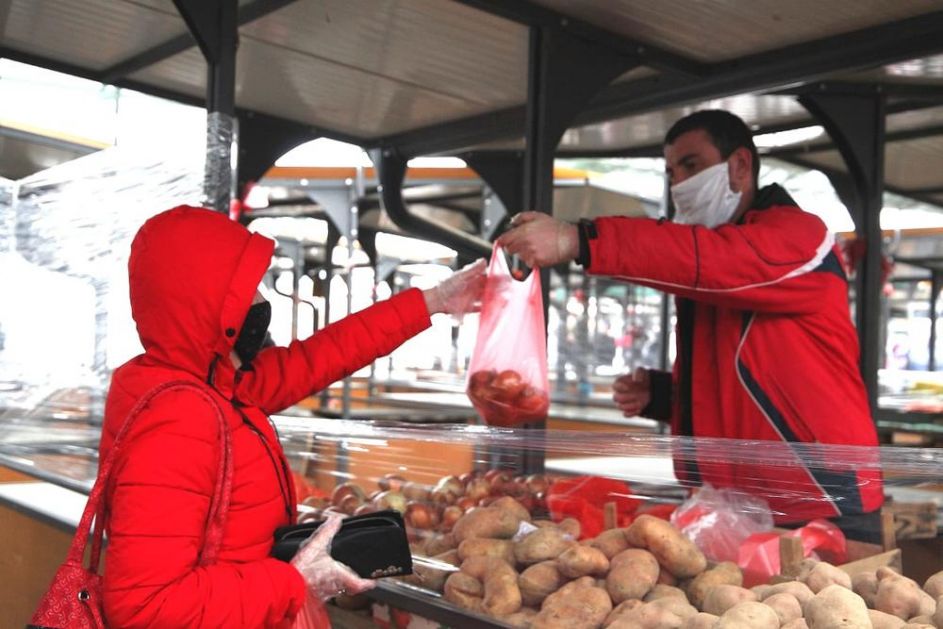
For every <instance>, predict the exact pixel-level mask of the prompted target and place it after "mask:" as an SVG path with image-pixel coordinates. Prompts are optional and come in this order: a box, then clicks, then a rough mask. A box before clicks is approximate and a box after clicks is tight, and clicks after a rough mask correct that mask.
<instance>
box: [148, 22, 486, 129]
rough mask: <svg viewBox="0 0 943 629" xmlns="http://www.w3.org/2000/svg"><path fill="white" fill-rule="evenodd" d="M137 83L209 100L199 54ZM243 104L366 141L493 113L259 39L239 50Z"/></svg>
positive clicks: (238, 73)
mask: <svg viewBox="0 0 943 629" xmlns="http://www.w3.org/2000/svg"><path fill="white" fill-rule="evenodd" d="M132 78H135V79H138V80H141V81H146V82H148V83H151V84H155V85H159V86H160V87H164V88H169V89H175V90H179V91H182V92H186V93H188V94H192V95H194V96H198V97H199V96H203V94H204V89H205V88H204V84H205V78H206V69H205V64H204V63H203V61H202V56H201V55H200V53H199V51H198V50H196V49H191V50H189V51H187V52H185V53H181V54H179V55H176V56H174V57H172V58H170V59H168V60H167V61H164V62H161V63H159V64H157V65H155V66H152V67H151V68H148V69H146V70H143V71H141V72H138V73H136V74H135V75H133V77H132ZM275 94H277V95H278V97H277V98H273V95H275ZM236 102H237V104H238V105H239V106H241V107H246V108H249V109H254V110H256V111H261V112H264V113H268V114H272V115H275V116H281V117H283V118H288V119H290V120H298V121H303V122H304V123H306V124H309V125H312V126H316V127H326V128H329V129H332V130H334V131H340V132H346V133H350V134H352V135H356V136H362V137H367V138H369V137H374V136H379V135H383V134H387V133H395V132H397V131H402V130H405V129H411V128H414V127H417V126H421V125H425V124H432V123H435V122H439V121H442V120H445V119H447V118H456V117H462V116H468V115H471V114H474V113H477V112H479V111H481V110H482V109H483V107H484V108H487V107H486V106H482V105H481V103H476V102H472V101H469V100H464V99H461V98H457V97H453V96H449V95H445V94H441V93H438V92H436V91H434V90H428V89H425V88H421V87H417V86H413V85H408V84H403V83H400V82H398V81H394V80H391V79H388V78H385V77H382V76H377V75H374V74H370V73H368V72H365V71H362V70H356V69H354V68H350V67H347V66H341V65H338V64H336V63H332V62H329V61H323V60H321V59H316V58H313V57H311V56H310V55H307V54H303V53H300V52H297V51H294V50H287V49H285V48H283V47H280V46H273V45H270V44H267V43H265V42H261V41H259V40H254V39H244V40H243V41H242V43H241V44H240V46H239V52H238V57H237V60H236Z"/></svg>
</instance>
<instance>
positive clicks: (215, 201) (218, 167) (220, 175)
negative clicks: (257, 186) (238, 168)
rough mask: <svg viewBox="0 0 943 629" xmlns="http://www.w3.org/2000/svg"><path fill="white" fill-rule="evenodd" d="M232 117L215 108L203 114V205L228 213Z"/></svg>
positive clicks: (231, 162) (231, 182) (234, 127)
mask: <svg viewBox="0 0 943 629" xmlns="http://www.w3.org/2000/svg"><path fill="white" fill-rule="evenodd" d="M235 141H236V119H235V118H233V117H232V116H229V115H226V114H223V113H220V112H218V111H212V112H209V113H208V114H207V115H206V168H205V170H204V179H203V194H204V196H203V205H204V206H205V207H211V208H215V209H216V210H218V211H220V212H229V209H230V201H231V200H232V199H233V198H234V196H233V192H234V190H233V163H234V162H233V154H234V152H235V151H236V147H235Z"/></svg>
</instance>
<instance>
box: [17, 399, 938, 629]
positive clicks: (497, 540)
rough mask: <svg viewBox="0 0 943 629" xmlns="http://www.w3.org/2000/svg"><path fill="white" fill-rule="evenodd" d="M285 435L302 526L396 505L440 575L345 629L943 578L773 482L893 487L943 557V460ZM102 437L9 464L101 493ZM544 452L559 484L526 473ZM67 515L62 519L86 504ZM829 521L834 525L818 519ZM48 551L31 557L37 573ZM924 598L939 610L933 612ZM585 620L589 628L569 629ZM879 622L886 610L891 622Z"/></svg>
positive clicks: (376, 603)
mask: <svg viewBox="0 0 943 629" xmlns="http://www.w3.org/2000/svg"><path fill="white" fill-rule="evenodd" d="M274 420H275V423H276V426H277V428H278V431H279V434H280V436H281V441H282V444H283V446H284V448H285V451H286V453H287V455H288V458H289V461H290V462H291V467H292V476H293V478H294V482H295V485H296V488H297V489H298V499H299V502H300V505H299V511H300V519H301V520H309V519H313V518H320V517H322V516H324V515H325V514H326V513H330V512H339V513H343V514H362V513H369V512H370V511H372V510H380V509H389V508H393V509H396V510H399V511H402V512H403V515H404V520H405V523H406V531H407V534H408V537H409V540H410V542H411V549H412V553H413V555H414V557H424V558H427V559H432V560H434V561H435V562H439V563H437V564H435V566H437V567H433V568H429V567H428V564H427V563H414V567H413V574H412V575H408V576H405V577H396V578H385V579H382V583H381V585H380V586H379V587H378V588H377V590H375V591H374V592H372V593H370V594H368V595H366V596H362V597H341V598H340V599H339V600H338V601H337V603H338V606H339V607H338V608H337V609H336V610H335V612H336V613H337V614H339V615H341V616H343V617H344V618H347V620H341V619H340V617H338V618H337V619H336V623H337V626H352V625H350V624H341V623H351V622H353V621H352V620H350V619H351V618H358V619H359V621H362V620H366V619H369V620H370V621H371V622H374V623H376V624H377V625H380V626H389V627H392V626H407V627H421V626H429V625H428V624H423V623H427V622H429V621H431V622H434V623H439V624H442V625H445V626H462V627H472V626H507V625H511V626H529V625H530V624H531V623H534V624H540V623H538V622H536V621H535V619H536V618H537V617H538V616H541V615H543V616H541V617H544V616H548V615H553V614H562V615H564V616H566V618H569V620H568V621H566V622H568V623H569V624H567V625H566V626H572V627H581V626H587V627H595V626H601V625H602V623H603V622H604V621H605V620H606V618H607V617H609V616H610V615H611V614H616V615H622V614H625V615H627V620H630V619H632V618H636V616H637V615H638V614H640V613H643V612H642V611H638V610H642V609H643V607H644V613H645V614H652V613H655V612H658V613H664V614H675V615H676V616H677V615H678V614H681V615H686V614H687V615H690V614H692V613H706V610H711V611H712V612H714V615H715V616H722V615H723V614H724V613H727V611H728V610H727V609H726V608H723V609H722V607H723V605H720V604H719V603H717V602H716V601H714V602H709V600H708V599H709V597H708V592H707V591H706V590H707V588H706V586H704V585H699V584H703V583H705V582H706V583H715V585H716V584H717V583H723V584H725V585H727V586H728V587H727V588H726V589H728V590H731V588H734V589H732V590H731V592H732V593H734V594H736V596H741V597H746V599H750V600H751V601H752V600H753V599H757V600H756V601H755V602H760V601H762V600H764V599H765V598H767V596H760V595H761V594H766V595H770V592H771V590H764V589H762V588H764V587H780V586H777V585H771V584H775V583H777V582H784V581H785V582H789V583H794V585H791V586H788V587H792V588H798V589H799V590H801V591H802V592H805V591H806V590H805V589H802V588H808V589H809V597H810V598H812V597H817V596H819V595H820V593H819V592H817V590H824V589H825V588H824V586H823V587H819V586H820V585H821V583H822V580H821V579H823V578H826V577H824V576H823V575H831V576H828V577H827V578H828V579H832V581H836V580H837V581H838V582H844V580H845V577H841V576H836V575H837V573H835V572H834V568H832V566H838V569H839V570H840V571H842V568H844V570H845V571H846V572H845V574H847V575H848V576H847V579H848V580H849V583H848V584H849V586H850V585H851V581H850V579H851V577H852V576H854V575H858V574H863V573H867V575H873V576H874V578H875V579H877V578H878V577H879V576H881V577H883V578H892V577H891V576H890V575H891V574H892V570H893V568H892V567H893V566H901V567H902V569H903V572H904V574H905V575H908V576H912V577H915V578H916V579H917V581H918V582H919V583H916V584H914V586H917V585H920V586H922V585H923V584H924V581H925V579H926V578H927V576H929V573H930V572H938V571H940V570H941V569H943V561H941V554H940V553H937V554H935V555H932V554H931V555H930V556H929V559H928V557H926V556H924V557H922V559H923V560H924V562H925V564H926V561H929V563H930V565H925V564H924V565H920V564H918V563H917V562H911V561H910V560H909V558H908V557H907V555H906V554H905V555H904V557H903V562H902V564H901V563H900V561H901V558H900V553H899V552H895V551H891V552H887V551H888V550H890V549H889V548H885V546H893V545H894V544H895V543H896V542H897V540H896V539H895V537H894V532H893V531H894V526H895V523H894V521H893V515H891V521H890V523H889V526H890V530H889V531H887V532H886V533H887V534H885V536H884V537H885V539H887V540H889V541H888V543H886V544H884V545H883V546H882V545H873V544H862V543H858V542H854V541H853V540H850V539H846V537H845V536H844V535H843V533H842V530H841V529H840V528H839V527H837V526H835V525H834V524H833V523H832V522H830V521H829V516H830V515H833V514H835V513H839V512H842V511H845V510H848V509H850V508H853V506H852V505H851V504H850V503H848V502H847V498H844V497H841V496H838V495H837V493H838V492H837V491H833V490H835V489H836V487H831V486H828V485H826V486H824V487H822V486H820V481H819V480H816V481H815V482H812V481H810V483H809V484H808V486H801V485H797V484H791V485H785V484H782V483H776V482H774V481H773V482H771V481H770V479H771V478H775V475H776V471H777V470H783V469H786V468H793V467H795V466H803V467H805V468H806V469H807V470H809V472H810V478H812V479H816V478H818V479H821V478H824V477H823V476H822V475H821V474H820V472H822V471H828V472H830V473H832V475H833V477H835V476H834V475H836V474H837V475H840V474H842V473H855V474H858V475H862V474H863V473H865V474H863V477H865V478H868V477H869V475H868V474H866V472H875V473H878V474H879V476H878V477H879V478H882V482H883V485H884V488H885V495H886V496H887V497H888V500H889V501H890V504H897V503H900V502H906V501H914V500H920V501H922V502H925V503H929V504H932V519H933V525H934V526H933V537H932V538H928V539H926V540H922V541H925V542H927V543H936V544H938V542H939V538H938V537H936V530H937V529H936V526H937V525H938V524H939V519H940V513H941V510H943V499H941V498H943V488H941V487H940V485H939V480H940V479H939V470H940V469H943V451H941V450H934V449H916V448H893V447H884V448H860V447H845V446H823V445H819V444H802V445H799V444H791V445H790V444H776V443H769V442H731V441H729V440H719V439H684V438H670V437H661V436H656V435H650V434H634V433H628V432H625V433H621V434H618V435H616V434H613V433H597V432H589V431H555V430H549V431H527V430H519V429H498V428H488V427H484V426H467V425H449V424H440V425H429V426H424V425H393V424H390V423H383V424H376V423H372V422H366V421H341V420H327V419H318V418H302V417H278V416H277V417H275V418H274ZM87 430H88V431H89V432H88V433H87V434H84V436H83V433H81V432H79V433H78V434H75V435H73V437H82V438H81V439H79V443H78V444H70V443H58V444H54V445H47V444H43V443H38V442H30V441H29V439H28V438H27V434H26V433H25V432H24V431H23V430H20V431H16V430H11V431H8V432H7V434H8V435H9V436H10V439H9V442H8V443H5V444H4V445H2V447H0V465H4V466H6V467H8V468H12V469H16V470H19V471H21V472H26V473H29V474H32V475H34V476H37V477H42V478H44V479H45V480H46V481H49V482H52V483H55V484H57V485H63V486H67V487H70V488H72V489H78V490H82V489H83V488H84V489H85V490H86V491H87V488H88V486H89V485H90V483H91V480H92V478H93V475H94V472H95V467H96V457H95V453H94V450H93V449H90V448H88V447H87V446H88V443H89V439H90V438H91V433H92V431H94V427H92V426H89V427H88V429H87ZM32 434H36V433H35V432H33V433H32ZM57 448H58V449H59V451H58V452H56V451H55V450H56V449H57ZM76 448H79V449H76ZM538 454H539V458H540V460H541V461H542V462H543V465H542V469H536V470H535V469H526V466H527V465H531V464H532V463H533V461H534V460H535V458H537V457H536V455H538ZM79 461H81V462H83V464H81V465H76V462H79ZM678 464H682V465H683V464H697V465H698V466H699V467H700V469H701V471H702V473H703V475H704V477H705V478H713V479H721V478H724V474H725V473H729V476H727V478H730V479H731V480H732V481H733V482H731V483H726V484H723V483H718V484H717V486H716V487H713V488H712V487H707V486H704V487H702V488H700V490H699V491H697V492H696V493H693V497H692V490H694V489H695V488H694V487H692V486H690V485H689V484H688V483H680V482H679V481H678V480H677V478H676V477H675V475H674V466H675V465H678ZM66 469H71V470H72V472H71V473H64V472H65V470H66ZM817 484H818V485H817ZM36 489H37V491H33V488H32V487H31V486H29V485H24V484H22V483H18V484H17V485H16V486H14V485H11V486H10V487H9V488H8V490H7V491H5V492H0V496H2V497H0V499H2V500H3V501H4V502H5V504H7V505H10V504H13V503H16V504H17V505H18V506H17V513H25V512H32V513H33V514H34V519H37V520H38V519H40V518H41V517H45V518H46V520H45V523H47V524H48V518H49V517H50V516H49V514H48V513H47V514H46V515H45V516H40V515H39V512H40V511H41V509H40V506H39V505H36V504H34V505H33V506H32V507H30V506H28V505H27V506H24V505H26V504H27V503H28V502H29V501H27V500H25V499H24V497H25V496H26V495H29V496H30V497H31V499H32V500H37V499H38V500H39V501H40V502H46V501H44V500H43V499H42V495H43V494H44V493H48V492H49V491H50V490H49V489H48V488H44V489H42V490H39V485H36ZM823 489H824V490H825V491H824V492H823V491H822V490H823ZM51 500H52V501H54V502H57V503H61V505H62V507H63V508H65V507H66V505H67V504H68V503H69V501H68V500H60V499H58V498H51ZM72 502H75V500H74V498H73V500H72ZM78 502H79V503H80V502H81V500H80V499H79V500H78ZM73 510H74V509H73ZM816 512H820V513H821V515H822V517H809V514H810V513H812V514H814V513H816ZM927 513H929V512H927ZM796 514H802V517H795V516H796ZM885 520H887V518H885ZM67 522H68V519H67V514H63V516H62V522H61V524H62V526H65V527H66V528H68V524H67ZM885 524H888V523H887V522H885ZM60 528H61V527H60ZM658 540H662V541H658ZM664 540H668V542H664ZM785 542H791V545H790V544H789V543H785ZM18 543H21V544H22V543H24V542H23V540H20V541H19V542H18ZM33 543H41V542H36V541H34V542H33ZM790 548H791V549H792V550H789V549H790ZM782 549H786V550H782ZM813 553H814V554H813ZM33 554H34V553H33V551H32V549H30V548H28V547H27V548H20V549H19V556H21V557H23V558H24V561H26V560H28V559H29V558H28V557H26V555H30V556H32V555H33ZM924 554H925V555H926V553H924ZM861 559H865V560H866V561H865V562H864V563H863V564H862V563H861V562H860V561H857V560H861ZM818 560H823V561H822V562H819V561H818ZM627 566H631V569H630V568H629V567H627ZM817 566H818V567H817ZM888 566H891V568H888ZM813 573H814V575H815V576H813ZM852 573H853V574H852ZM639 575H643V576H641V577H640V576H639ZM645 575H647V576H645ZM724 575H726V576H724ZM856 578H859V579H866V578H870V577H868V576H865V577H856ZM893 578H898V577H893ZM901 578H902V577H901ZM941 578H943V577H941ZM901 583H905V584H909V583H911V582H910V581H902V582H901ZM930 585H932V584H930ZM901 587H903V586H901ZM907 587H910V586H909V585H908V586H907ZM780 589H784V588H780ZM920 589H921V588H920V587H918V588H917V590H920ZM669 593H670V594H671V595H673V596H678V601H679V602H678V603H676V604H673V605H676V606H675V607H670V608H666V609H661V606H664V605H667V603H659V604H657V605H655V604H654V603H655V601H656V599H659V598H661V595H663V594H665V595H667V594H669ZM24 594H25V593H24ZM851 595H854V592H852V589H851V588H849V589H848V596H851ZM927 595H928V596H929V594H927ZM682 596H683V597H684V599H683V601H681V597H682ZM855 596H858V597H859V598H861V600H862V601H864V600H868V599H867V597H864V596H862V595H861V594H857V595H855ZM914 596H915V597H916V599H919V601H922V603H921V604H923V606H924V608H927V609H928V605H929V603H927V600H928V599H926V597H924V596H922V595H919V596H918V595H917V594H915V595H914ZM916 599H915V600H916ZM854 600H855V602H854V604H855V605H857V604H858V603H857V599H854ZM628 601H634V602H632V603H629V602H628ZM874 604H875V603H874V601H873V600H872V605H874ZM718 605H719V607H718ZM864 605H865V603H864V602H862V603H861V606H862V607H864ZM574 606H575V607H580V606H583V607H580V608H581V609H582V608H585V609H588V610H589V611H588V612H587V613H588V614H589V615H588V616H585V617H583V616H580V617H579V618H577V617H570V616H569V615H568V614H572V612H571V611H568V610H572V609H574V608H575V607H574ZM350 608H355V609H356V610H358V611H352V610H351V609H350ZM634 608H638V609H637V610H636V609H634ZM656 608H657V609H656ZM548 610H549V611H548ZM692 610H693V611H692ZM754 611H755V610H754ZM859 611H860V610H859ZM872 611H882V613H883V610H881V609H880V607H878V608H877V609H876V610H874V609H872ZM910 611H915V610H910ZM717 612H719V613H717ZM351 613H353V614H354V615H353V616H351V615H350V614H351ZM764 613H766V612H765V610H764ZM864 613H867V610H865V611H864ZM908 613H909V612H908ZM357 614H359V615H357ZM917 615H919V614H914V616H917ZM423 619H425V620H423ZM908 619H909V618H908ZM359 621H358V622H359ZM540 622H543V621H540ZM756 626H758V625H756ZM777 626H779V625H777Z"/></svg>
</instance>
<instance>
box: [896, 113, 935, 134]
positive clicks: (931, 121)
mask: <svg viewBox="0 0 943 629" xmlns="http://www.w3.org/2000/svg"><path fill="white" fill-rule="evenodd" d="M939 125H943V107H929V108H927V109H915V110H913V111H905V112H901V113H899V114H891V115H889V116H888V117H887V131H888V132H894V131H904V130H908V129H920V128H923V127H928V126H939Z"/></svg>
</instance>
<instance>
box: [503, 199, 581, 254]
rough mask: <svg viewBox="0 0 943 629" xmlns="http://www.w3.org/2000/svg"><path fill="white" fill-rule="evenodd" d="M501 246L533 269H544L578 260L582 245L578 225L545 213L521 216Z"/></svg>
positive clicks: (515, 221)
mask: <svg viewBox="0 0 943 629" xmlns="http://www.w3.org/2000/svg"><path fill="white" fill-rule="evenodd" d="M498 245H500V246H501V247H504V249H505V250H506V251H507V252H508V253H510V254H513V255H518V256H520V257H521V259H522V260H523V261H524V263H525V264H527V266H529V267H544V266H553V265H555V264H559V263H561V262H568V261H570V260H573V259H575V258H576V256H577V255H579V247H580V241H579V232H578V231H577V228H576V225H571V224H570V223H564V222H563V221H558V220H556V219H555V218H552V217H550V216H547V215H546V214H542V213H541V212H521V213H520V214H517V215H516V216H514V218H513V219H511V229H510V230H508V231H506V232H505V233H504V234H502V236H501V237H500V238H498Z"/></svg>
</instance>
